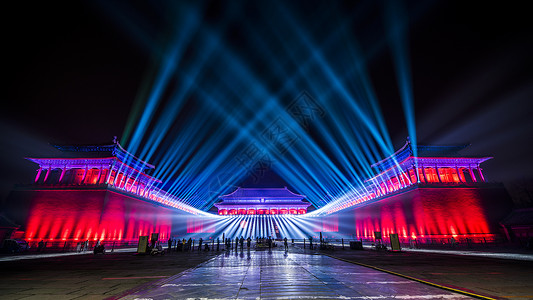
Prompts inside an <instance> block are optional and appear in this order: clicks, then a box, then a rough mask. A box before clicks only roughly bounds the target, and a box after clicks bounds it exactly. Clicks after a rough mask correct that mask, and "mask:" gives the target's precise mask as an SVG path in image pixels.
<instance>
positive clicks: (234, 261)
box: [122, 250, 469, 299]
mask: <svg viewBox="0 0 533 300" xmlns="http://www.w3.org/2000/svg"><path fill="white" fill-rule="evenodd" d="M280 298H281V299H287V298H290V299H469V297H467V296H463V295H460V294H454V293H451V292H449V291H446V290H441V289H438V288H435V287H431V286H428V285H424V284H421V283H418V282H415V281H410V280H407V279H404V278H401V277H397V276H394V275H390V274H387V273H382V272H378V271H376V270H373V269H369V268H365V267H362V266H358V265H354V264H350V263H347V262H343V261H340V260H336V259H334V258H330V257H327V256H322V255H308V254H300V253H290V252H288V253H287V252H283V251H254V250H251V251H246V250H244V251H241V252H226V253H225V254H222V255H219V256H217V257H215V258H213V259H211V260H209V261H207V262H205V263H203V264H200V265H198V266H197V267H195V268H193V269H190V270H187V271H185V272H182V273H180V274H177V275H175V276H172V277H170V278H167V279H164V280H161V281H158V282H156V283H155V284H152V285H151V286H149V287H146V288H145V289H144V290H134V291H133V292H131V293H130V294H129V295H127V296H125V297H123V298H122V299H280Z"/></svg>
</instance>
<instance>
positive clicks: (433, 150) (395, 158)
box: [372, 139, 492, 171]
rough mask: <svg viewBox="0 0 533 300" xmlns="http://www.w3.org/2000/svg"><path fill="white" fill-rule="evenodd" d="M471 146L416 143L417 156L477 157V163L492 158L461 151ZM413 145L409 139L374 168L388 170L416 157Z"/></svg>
mask: <svg viewBox="0 0 533 300" xmlns="http://www.w3.org/2000/svg"><path fill="white" fill-rule="evenodd" d="M468 146H470V145H469V144H460V145H443V146H435V145H416V158H448V159H449V158H471V159H476V163H481V162H483V161H485V160H488V159H491V158H492V157H465V156H463V155H461V154H460V153H459V152H460V151H461V150H463V149H465V148H467V147H468ZM413 148H414V147H413V145H412V144H411V141H410V140H409V139H407V142H406V143H405V145H403V147H402V148H400V149H399V150H398V151H396V152H394V153H393V154H392V155H391V156H389V157H387V158H385V159H383V160H381V161H378V162H376V163H375V164H373V165H372V167H373V168H376V169H378V170H379V171H384V170H387V169H389V168H391V167H393V166H394V165H396V164H398V163H401V162H403V161H405V160H407V159H408V158H410V157H415V154H414V153H415V152H414V151H413Z"/></svg>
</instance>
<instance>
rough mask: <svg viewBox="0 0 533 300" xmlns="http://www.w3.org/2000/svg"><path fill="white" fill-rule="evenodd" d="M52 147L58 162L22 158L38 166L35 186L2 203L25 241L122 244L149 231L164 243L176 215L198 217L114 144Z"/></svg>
mask: <svg viewBox="0 0 533 300" xmlns="http://www.w3.org/2000/svg"><path fill="white" fill-rule="evenodd" d="M54 147H55V148H57V149H58V150H60V151H61V155H60V157H59V158H50V157H48V158H27V159H28V160H30V161H32V162H34V163H35V164H37V166H38V168H37V171H36V176H35V179H34V182H33V183H32V184H22V185H18V186H17V187H16V188H15V190H14V191H12V192H11V194H10V196H9V198H8V201H7V203H8V207H7V209H6V210H8V211H9V212H10V214H11V217H12V219H13V220H14V221H15V222H16V223H17V224H20V225H22V227H21V229H22V230H23V231H24V233H23V236H22V237H23V238H25V239H27V240H29V241H32V240H37V239H38V240H41V239H45V240H50V241H78V240H91V241H93V240H95V241H96V240H109V241H122V242H124V241H137V240H138V237H139V236H140V235H149V234H150V233H151V232H158V233H160V238H162V239H165V238H168V237H169V236H170V234H171V230H172V223H173V218H174V217H175V215H176V214H179V212H180V211H181V212H187V213H188V214H190V215H194V214H198V213H199V211H198V210H196V209H195V208H193V207H190V206H188V205H187V204H184V203H183V202H182V201H180V200H179V199H177V198H176V197H174V196H172V195H170V194H168V193H166V192H165V191H164V190H162V189H160V188H159V187H158V184H159V183H161V181H160V180H158V179H156V178H154V177H152V176H150V175H148V174H147V172H149V171H150V170H152V169H154V168H155V167H154V166H153V165H151V164H148V163H146V162H144V161H142V160H140V159H138V158H136V157H135V156H133V155H131V154H130V153H128V152H127V151H126V150H124V149H123V148H122V147H121V146H120V144H119V143H118V142H116V141H115V142H113V143H112V144H104V145H90V146H54Z"/></svg>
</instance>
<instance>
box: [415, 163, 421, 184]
mask: <svg viewBox="0 0 533 300" xmlns="http://www.w3.org/2000/svg"><path fill="white" fill-rule="evenodd" d="M413 171H414V172H415V177H416V182H417V183H420V174H418V168H417V167H416V165H413Z"/></svg>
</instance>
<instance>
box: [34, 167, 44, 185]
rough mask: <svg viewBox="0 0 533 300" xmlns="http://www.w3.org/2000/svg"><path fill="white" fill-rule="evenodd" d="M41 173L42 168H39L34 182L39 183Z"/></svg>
mask: <svg viewBox="0 0 533 300" xmlns="http://www.w3.org/2000/svg"><path fill="white" fill-rule="evenodd" d="M42 171H43V167H41V166H39V170H38V171H37V176H35V182H37V181H39V177H41V172H42Z"/></svg>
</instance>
